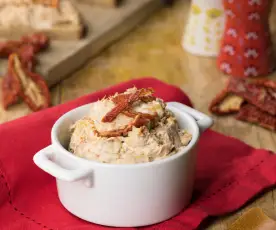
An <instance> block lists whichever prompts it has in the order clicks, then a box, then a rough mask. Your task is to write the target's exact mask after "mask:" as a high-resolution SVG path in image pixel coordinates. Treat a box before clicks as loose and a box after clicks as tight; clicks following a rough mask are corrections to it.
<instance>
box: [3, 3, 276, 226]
mask: <svg viewBox="0 0 276 230" xmlns="http://www.w3.org/2000/svg"><path fill="white" fill-rule="evenodd" d="M189 6H190V2H189V1H187V0H181V1H179V2H177V3H176V4H175V5H174V6H173V7H172V8H168V9H162V10H161V11H159V12H157V13H156V14H154V15H152V17H151V18H150V19H149V20H147V21H146V22H145V23H144V24H142V25H141V26H139V27H138V28H136V29H135V30H134V31H133V32H131V33H130V34H129V35H128V36H126V37H125V38H123V39H122V40H120V41H118V42H116V43H115V44H114V45H112V46H111V47H109V48H108V49H106V50H105V51H104V52H102V54H101V55H100V56H99V57H97V58H96V59H94V60H90V61H89V62H88V63H87V64H86V65H85V66H84V67H83V68H82V69H81V70H79V71H78V72H76V73H73V74H72V75H71V76H70V77H69V78H68V79H66V80H64V81H63V82H61V83H60V84H58V85H57V86H55V87H54V88H53V89H52V90H51V93H52V102H53V104H54V105H57V104H60V103H64V102H66V101H68V100H71V99H74V98H77V97H79V96H82V95H84V94H88V93H92V92H94V91H96V90H99V89H102V88H104V87H107V86H110V85H113V84H116V83H119V82H121V81H125V80H128V79H132V78H139V77H140V76H155V77H157V78H159V79H161V80H163V81H165V82H169V83H171V84H175V85H177V86H179V87H181V88H182V89H183V90H184V91H185V92H186V93H188V95H189V96H190V98H191V99H192V101H193V103H194V105H195V108H196V109H198V110H200V111H202V112H205V113H207V114H210V113H209V112H208V104H209V102H210V100H211V99H212V98H213V97H214V96H215V95H216V94H217V93H218V92H219V91H220V90H221V89H222V87H223V84H224V82H225V80H226V78H227V77H226V76H224V75H222V74H221V73H220V72H219V71H218V70H217V68H216V60H215V59H214V58H204V57H196V56H193V55H191V54H188V53H186V52H185V51H184V50H183V49H182V47H181V45H180V42H181V37H182V33H183V29H184V25H185V21H186V19H187V13H188V10H189ZM272 11H273V12H276V7H275V5H274V7H273V9H272ZM271 30H272V35H273V40H274V42H275V41H276V14H275V13H274V15H273V16H272V17H271ZM274 76H276V73H274V74H272V76H271V77H272V78H273V77H274ZM29 113H30V110H29V109H28V108H27V107H26V105H24V104H23V103H22V104H18V105H15V106H13V107H11V108H10V109H9V110H8V111H4V110H3V109H2V108H0V123H4V122H6V121H9V120H13V119H15V118H18V117H21V116H24V115H26V114H29ZM214 120H215V125H214V126H213V128H212V129H213V130H216V131H218V132H221V133H224V134H226V135H229V136H234V137H236V138H239V139H241V140H243V141H244V142H246V143H248V144H250V145H252V146H254V147H256V148H267V149H270V150H273V151H275V152H276V135H275V133H272V132H270V131H267V130H265V129H263V128H260V127H257V126H253V125H250V124H247V123H243V122H239V121H236V120H234V119H233V118H231V117H229V118H218V117H214ZM274 197H276V189H275V190H273V191H270V192H267V193H265V194H263V195H262V196H260V197H259V198H257V199H256V200H255V201H254V202H251V203H250V204H249V205H247V206H246V207H244V208H243V209H241V210H240V211H237V212H236V213H233V214H231V215H229V216H226V217H223V218H218V219H214V221H212V222H211V223H210V225H208V227H204V229H214V230H215V229H216V230H224V229H227V227H228V226H229V225H230V224H231V223H232V222H233V221H234V220H235V219H237V218H238V217H239V216H240V215H241V214H242V213H243V212H244V211H245V210H247V209H248V208H250V207H253V206H254V207H256V206H258V207H260V208H262V209H263V210H264V212H265V213H266V214H267V215H268V216H270V217H272V218H274V219H276V207H275V198H274Z"/></svg>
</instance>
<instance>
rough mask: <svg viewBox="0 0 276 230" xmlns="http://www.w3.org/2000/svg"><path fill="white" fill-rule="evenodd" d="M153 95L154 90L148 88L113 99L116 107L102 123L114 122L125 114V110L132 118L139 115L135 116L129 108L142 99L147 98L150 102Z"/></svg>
mask: <svg viewBox="0 0 276 230" xmlns="http://www.w3.org/2000/svg"><path fill="white" fill-rule="evenodd" d="M152 94H153V90H152V89H151V88H148V89H139V90H136V91H135V92H134V93H132V94H125V95H122V94H121V95H118V96H116V97H114V98H112V100H113V102H114V103H115V104H116V106H115V107H114V108H113V109H112V110H111V111H110V112H108V113H107V114H106V115H105V116H104V117H103V119H102V122H112V121H113V120H115V119H116V117H117V116H118V115H119V114H120V113H123V112H124V111H125V110H127V112H126V114H129V115H130V116H133V115H137V114H134V112H132V111H131V110H130V109H129V107H130V106H131V105H132V104H133V103H134V102H136V101H139V100H141V98H142V99H145V98H146V99H147V100H149V98H151V97H152Z"/></svg>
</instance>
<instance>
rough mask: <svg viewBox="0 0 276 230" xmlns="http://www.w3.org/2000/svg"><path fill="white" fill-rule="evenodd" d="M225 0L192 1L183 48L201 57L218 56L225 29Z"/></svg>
mask: <svg viewBox="0 0 276 230" xmlns="http://www.w3.org/2000/svg"><path fill="white" fill-rule="evenodd" d="M224 24H225V14H224V8H223V0H192V2H191V8H190V13H189V18H188V21H187V24H186V28H185V31H184V36H183V40H182V46H183V48H184V49H185V50H187V51H188V52H190V53H192V54H195V55H200V56H217V55H218V54H219V50H220V44H221V39H222V36H223V31H224V27H225V25H224Z"/></svg>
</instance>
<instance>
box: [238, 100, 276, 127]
mask: <svg viewBox="0 0 276 230" xmlns="http://www.w3.org/2000/svg"><path fill="white" fill-rule="evenodd" d="M236 119H237V120H241V121H246V122H250V123H253V124H256V125H259V126H261V127H264V128H266V129H269V130H273V131H276V117H275V116H273V115H271V114H269V113H266V112H264V111H262V110H261V109H259V108H258V107H256V106H254V105H251V104H246V105H244V106H242V107H241V109H240V111H239V113H238V114H237V116H236Z"/></svg>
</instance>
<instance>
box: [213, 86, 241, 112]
mask: <svg viewBox="0 0 276 230" xmlns="http://www.w3.org/2000/svg"><path fill="white" fill-rule="evenodd" d="M243 102H244V99H243V98H242V97H239V96H237V95H235V94H232V93H230V92H228V90H227V89H224V90H223V91H221V92H220V93H219V94H218V95H217V96H216V97H215V98H214V99H213V100H212V102H211V104H210V106H209V110H210V112H212V113H214V114H217V115H228V114H232V113H236V112H238V111H239V110H240V108H241V106H242V104H243Z"/></svg>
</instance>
